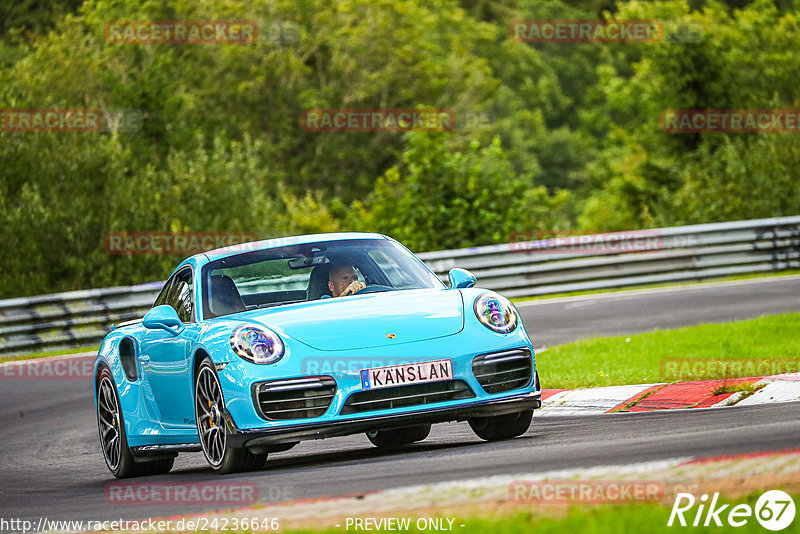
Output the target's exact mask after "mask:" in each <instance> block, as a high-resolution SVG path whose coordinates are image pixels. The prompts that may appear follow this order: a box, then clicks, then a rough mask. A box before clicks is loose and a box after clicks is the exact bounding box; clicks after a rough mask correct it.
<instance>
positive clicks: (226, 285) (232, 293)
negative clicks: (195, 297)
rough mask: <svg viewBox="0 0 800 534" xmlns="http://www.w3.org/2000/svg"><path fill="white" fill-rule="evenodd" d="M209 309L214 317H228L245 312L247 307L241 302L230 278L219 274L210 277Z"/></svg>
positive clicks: (240, 297)
mask: <svg viewBox="0 0 800 534" xmlns="http://www.w3.org/2000/svg"><path fill="white" fill-rule="evenodd" d="M208 302H209V307H210V308H211V313H213V314H214V315H217V316H220V315H228V314H231V313H238V312H241V311H245V310H246V309H247V307H246V306H245V305H244V302H243V301H242V296H241V295H240V294H239V290H238V289H236V284H235V283H233V280H231V278H230V277H228V276H225V275H222V274H219V275H214V276H212V277H211V294H210V295H209V299H208Z"/></svg>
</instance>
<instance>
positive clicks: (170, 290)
mask: <svg viewBox="0 0 800 534" xmlns="http://www.w3.org/2000/svg"><path fill="white" fill-rule="evenodd" d="M162 304H168V305H170V306H172V308H173V309H174V310H175V311H176V312H177V314H178V317H179V318H180V320H181V321H183V322H184V323H186V322H189V321H191V320H192V271H191V269H185V270H182V271H181V272H179V273H177V274H176V275H175V276H173V277H172V278H171V279H170V280H169V281H168V282H167V283H166V284H165V285H164V289H162V290H161V294H160V295H159V296H158V298H157V299H156V302H155V304H153V306H160V305H162Z"/></svg>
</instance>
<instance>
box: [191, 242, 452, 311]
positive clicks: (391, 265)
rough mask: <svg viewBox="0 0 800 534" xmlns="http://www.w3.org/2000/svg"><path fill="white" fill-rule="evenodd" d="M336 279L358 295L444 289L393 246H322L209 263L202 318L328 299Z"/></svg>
mask: <svg viewBox="0 0 800 534" xmlns="http://www.w3.org/2000/svg"><path fill="white" fill-rule="evenodd" d="M331 273H333V276H331ZM337 277H338V278H341V279H342V280H345V279H347V282H349V283H355V285H354V288H358V294H359V295H361V294H367V293H375V292H382V291H396V290H406V289H425V288H441V287H444V284H443V283H442V282H441V281H440V280H439V279H438V278H437V277H436V276H435V275H434V274H433V273H432V272H430V271H429V270H428V269H427V268H426V267H425V266H424V265H423V264H422V262H420V261H419V260H418V259H417V258H416V257H415V256H414V255H413V254H410V253H409V252H408V251H407V250H406V249H404V248H403V247H401V246H400V245H398V244H397V243H395V242H394V241H391V240H386V239H349V240H341V241H322V242H316V243H307V244H301V245H290V246H284V247H276V248H269V249H262V250H256V251H252V252H247V253H243V254H238V255H236V256H229V257H226V258H222V259H219V260H215V261H212V262H210V263H209V264H208V265H206V266H205V267H203V312H204V317H205V318H213V317H220V316H223V315H230V314H232V313H238V312H242V311H245V310H252V309H256V308H266V307H272V306H280V305H284V304H291V303H295V302H302V301H309V300H319V299H328V298H331V297H332V296H333V295H332V292H331V289H330V286H329V281H330V280H332V279H333V280H336V278H337ZM334 283H335V282H334ZM344 285H347V284H344Z"/></svg>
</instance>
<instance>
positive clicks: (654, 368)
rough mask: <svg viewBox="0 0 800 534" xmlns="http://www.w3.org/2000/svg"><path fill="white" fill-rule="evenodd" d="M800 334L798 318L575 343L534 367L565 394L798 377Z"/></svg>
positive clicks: (558, 348)
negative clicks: (636, 386) (583, 390)
mask: <svg viewBox="0 0 800 534" xmlns="http://www.w3.org/2000/svg"><path fill="white" fill-rule="evenodd" d="M799 331H800V313H787V314H783V315H769V316H764V317H759V318H757V319H749V320H746V321H736V322H732V323H721V324H702V325H697V326H688V327H684V328H676V329H673V330H655V331H653V332H648V333H645V334H635V335H629V336H613V337H599V338H591V339H586V340H582V341H575V342H573V343H567V344H565V345H558V346H555V347H551V348H549V349H548V350H546V351H543V352H542V353H541V354H537V356H536V364H537V367H538V369H539V374H540V376H541V378H542V384H543V386H544V387H546V388H564V389H571V388H577V387H599V386H616V385H626V384H647V383H655V382H675V381H682V380H705V379H721V378H741V377H746V376H760V375H762V374H773V373H772V372H766V373H765V372H764V370H765V369H766V370H770V371H777V372H791V371H800V336H798V334H797V333H798V332H799ZM751 364H752V365H751ZM776 374H777V373H776Z"/></svg>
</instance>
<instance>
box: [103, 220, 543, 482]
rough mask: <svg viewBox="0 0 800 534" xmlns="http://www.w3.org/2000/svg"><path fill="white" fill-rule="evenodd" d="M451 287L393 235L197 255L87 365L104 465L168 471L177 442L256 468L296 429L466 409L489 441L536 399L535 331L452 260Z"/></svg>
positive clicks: (365, 428) (400, 426) (306, 432)
mask: <svg viewBox="0 0 800 534" xmlns="http://www.w3.org/2000/svg"><path fill="white" fill-rule="evenodd" d="M449 279H450V287H449V288H448V287H446V286H445V284H444V283H442V282H441V280H439V278H438V277H437V276H436V275H435V274H434V273H433V272H432V271H431V270H430V269H429V268H428V267H427V266H426V265H425V264H424V263H422V261H420V260H419V259H418V258H417V257H416V256H414V255H413V254H412V253H411V252H410V251H408V249H406V248H405V247H403V246H402V245H401V244H399V243H398V242H397V241H395V240H393V239H391V238H389V237H386V236H383V235H379V234H362V233H339V234H322V235H309V236H300V237H291V238H281V239H272V240H267V241H259V242H256V243H247V244H245V245H236V246H232V247H228V248H222V249H218V250H212V251H210V252H205V253H202V254H197V255H195V256H192V257H190V258H187V259H186V260H184V261H183V262H182V263H181V264H180V265H178V267H177V269H175V271H174V272H173V273H172V276H170V277H169V280H167V282H166V283H165V284H164V287H163V289H162V290H161V293H160V294H159V295H158V297H157V298H156V301H155V303H154V304H153V307H152V309H150V310H149V311H148V312H147V313H146V314H145V316H144V318H143V319H139V320H136V321H130V322H127V323H123V324H120V325H119V326H118V327H117V328H114V329H112V331H111V332H110V333H109V334H108V336H106V338H105V339H104V340H103V343H102V345H101V346H100V351H99V353H98V355H97V361H96V363H95V368H94V377H95V380H94V389H95V406H96V411H97V424H98V428H99V431H100V444H101V446H102V450H103V456H104V457H105V461H106V464H107V465H108V468H109V469H110V470H111V472H112V473H113V474H114V476H116V477H118V478H123V477H131V476H139V475H149V474H156V473H166V472H167V471H169V470H170V469H171V468H172V465H173V461H174V458H175V457H176V456H177V455H178V453H179V452H189V451H198V452H199V451H202V452H203V454H204V455H205V457H206V459H207V460H208V463H209V464H210V465H211V467H212V469H213V470H215V471H217V472H219V473H232V472H237V471H245V470H252V469H259V468H261V467H263V466H264V463H265V461H266V458H267V454H268V453H270V452H278V451H285V450H288V449H290V448H291V447H293V446H294V445H296V444H297V443H298V442H300V441H302V440H308V439H320V438H327V437H334V436H344V435H348V434H354V433H360V432H364V433H366V435H367V437H368V438H369V440H370V441H371V442H372V443H373V444H375V445H376V446H378V447H400V446H403V445H408V444H410V443H414V442H416V441H420V440H423V439H425V438H426V437H427V435H428V433H429V432H430V428H431V424H432V423H441V422H446V421H463V420H466V421H468V422H469V424H470V426H471V427H472V429H473V430H474V431H475V433H476V434H477V435H478V436H479V437H480V438H482V439H485V440H498V439H508V438H512V437H515V436H519V435H521V434H523V433H525V431H526V430H527V429H528V427H529V426H530V423H531V417H532V415H533V410H534V409H535V408H538V407H540V406H541V400H540V399H541V388H540V386H539V379H538V374H537V373H536V368H535V363H534V354H533V345H532V344H531V341H530V339H529V338H528V335H527V334H526V332H525V328H524V326H523V325H522V321H521V320H520V317H519V314H518V313H517V311H516V309H515V308H514V306H513V305H512V304H511V303H510V302H509V301H508V300H506V299H505V298H504V297H502V296H500V295H498V294H497V293H494V292H492V291H487V290H485V289H478V288H475V287H473V286H474V285H475V278H474V277H473V276H472V275H471V274H470V273H469V272H468V271H465V270H463V269H453V270H451V271H450V275H449Z"/></svg>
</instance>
